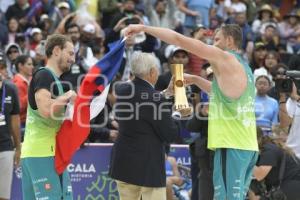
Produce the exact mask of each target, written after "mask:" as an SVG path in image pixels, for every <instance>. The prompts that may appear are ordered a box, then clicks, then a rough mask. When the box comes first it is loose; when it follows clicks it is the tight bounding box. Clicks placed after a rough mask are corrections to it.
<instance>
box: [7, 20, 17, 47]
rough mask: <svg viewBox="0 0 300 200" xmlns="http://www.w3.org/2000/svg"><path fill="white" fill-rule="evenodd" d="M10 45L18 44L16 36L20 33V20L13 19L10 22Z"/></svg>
mask: <svg viewBox="0 0 300 200" xmlns="http://www.w3.org/2000/svg"><path fill="white" fill-rule="evenodd" d="M7 25H8V43H9V44H10V43H15V42H16V35H17V33H18V32H19V22H18V19H17V18H15V17H12V18H10V19H9V21H8V24H7Z"/></svg>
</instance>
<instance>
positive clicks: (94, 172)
mask: <svg viewBox="0 0 300 200" xmlns="http://www.w3.org/2000/svg"><path fill="white" fill-rule="evenodd" d="M111 148H112V144H87V145H85V146H84V147H83V148H81V149H80V150H79V151H77V153H76V154H75V156H74V158H73V161H72V163H71V164H69V165H68V168H67V169H68V171H69V173H70V178H71V182H72V187H73V197H74V200H118V199H119V197H118V191H117V186H116V183H115V182H114V181H113V180H112V179H111V178H110V177H109V176H108V169H109V161H110V152H111ZM170 156H174V157H175V158H176V160H177V163H178V164H180V165H183V166H186V167H190V164H191V160H190V157H189V152H188V146H187V145H172V146H171V149H170ZM21 177H22V171H21V168H18V169H16V170H15V171H14V178H13V186H12V197H11V200H22V191H21Z"/></svg>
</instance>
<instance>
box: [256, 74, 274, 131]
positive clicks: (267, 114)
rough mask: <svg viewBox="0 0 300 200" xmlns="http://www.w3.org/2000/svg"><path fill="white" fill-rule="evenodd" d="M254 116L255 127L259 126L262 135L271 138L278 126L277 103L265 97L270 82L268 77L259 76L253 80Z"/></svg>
mask: <svg viewBox="0 0 300 200" xmlns="http://www.w3.org/2000/svg"><path fill="white" fill-rule="evenodd" d="M255 86H256V97H255V116H256V125H257V126H259V127H260V128H261V129H262V131H263V133H264V135H269V136H272V131H273V130H274V129H275V128H276V126H278V123H279V122H278V113H279V105H278V102H277V101H276V100H275V99H273V98H272V97H269V96H268V95H267V93H268V91H269V89H270V87H271V80H270V79H269V77H268V76H265V75H260V76H258V77H257V78H256V80H255Z"/></svg>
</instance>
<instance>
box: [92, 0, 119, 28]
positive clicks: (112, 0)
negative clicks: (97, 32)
mask: <svg viewBox="0 0 300 200" xmlns="http://www.w3.org/2000/svg"><path fill="white" fill-rule="evenodd" d="M121 6H122V3H120V2H119V1H117V0H101V1H98V10H99V13H101V16H100V21H101V27H102V28H103V30H104V31H105V32H106V30H107V29H108V27H109V25H110V24H109V23H110V20H111V18H112V17H113V16H114V15H115V14H116V13H117V12H118V11H119V9H120V7H121Z"/></svg>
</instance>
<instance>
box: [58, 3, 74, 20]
mask: <svg viewBox="0 0 300 200" xmlns="http://www.w3.org/2000/svg"><path fill="white" fill-rule="evenodd" d="M57 7H58V9H59V14H60V15H59V16H60V18H61V19H63V18H65V17H66V16H67V15H68V14H70V11H71V10H70V5H69V4H68V3H67V2H60V3H59V4H58V5H57Z"/></svg>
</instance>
